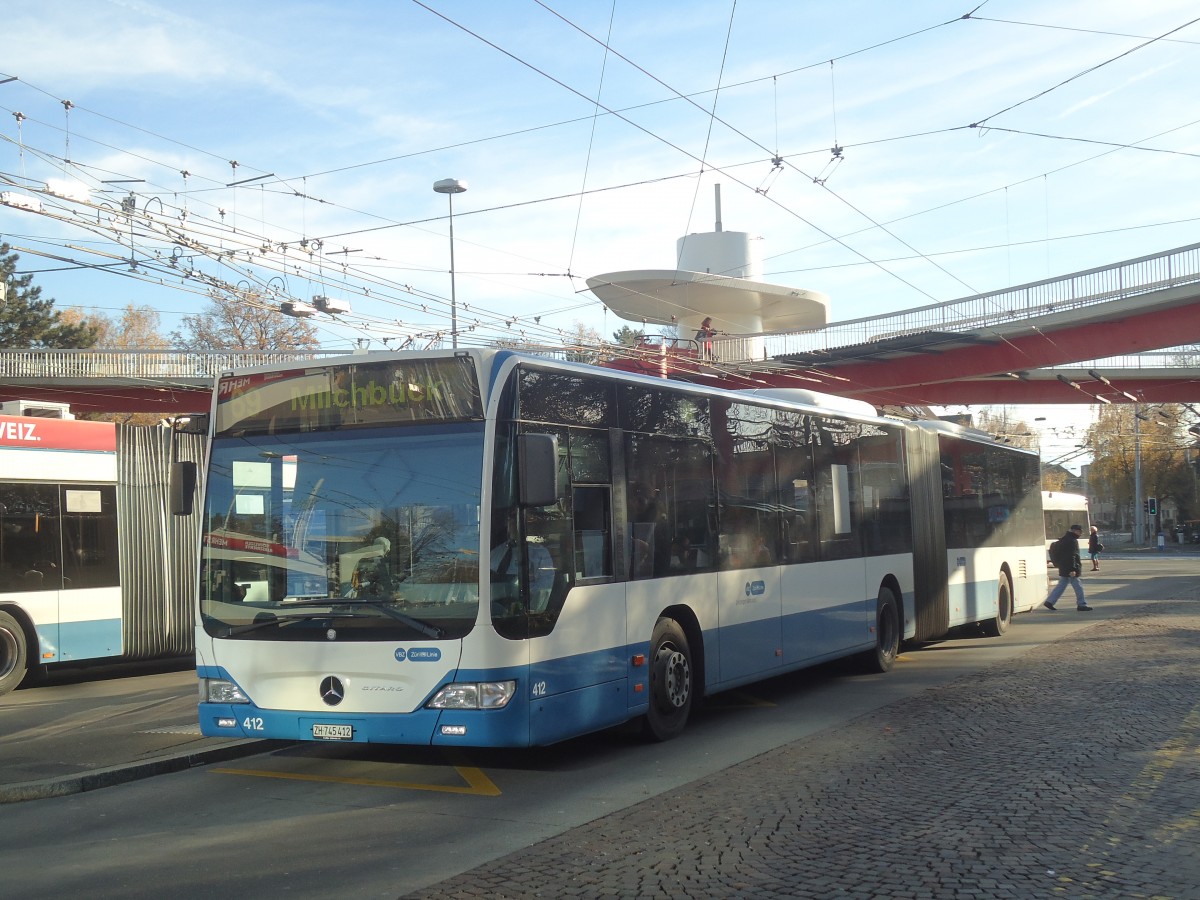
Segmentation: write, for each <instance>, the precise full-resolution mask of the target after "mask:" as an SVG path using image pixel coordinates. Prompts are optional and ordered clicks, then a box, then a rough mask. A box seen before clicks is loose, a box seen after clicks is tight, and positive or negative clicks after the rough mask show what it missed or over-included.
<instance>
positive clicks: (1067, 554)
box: [1042, 525, 1092, 612]
mask: <svg viewBox="0 0 1200 900" xmlns="http://www.w3.org/2000/svg"><path fill="white" fill-rule="evenodd" d="M1081 534H1083V526H1082V525H1072V526H1071V529H1070V530H1069V531H1068V532H1067V533H1066V534H1064V535H1063V536H1062V537H1060V538H1059V539H1058V540H1057V541H1055V542H1054V543H1053V544H1051V545H1050V561H1051V562H1052V563H1054V566H1055V567H1056V568H1057V569H1058V584H1056V585H1055V586H1054V587H1053V588H1052V589H1051V591H1050V596H1049V597H1047V598H1046V600H1045V602H1044V603H1042V606H1044V607H1046V609H1049V610H1053V609H1054V604H1056V603H1057V602H1058V598H1059V597H1061V596H1062V595H1063V592H1064V591H1065V590H1066V589H1067V585H1068V584H1069V585H1070V586H1071V587H1072V588H1074V589H1075V608H1076V609H1077V610H1079V611H1080V612H1091V611H1092V608H1091V607H1090V606H1088V605H1087V601H1086V600H1085V599H1084V598H1083V585H1081V584H1080V583H1079V575H1080V573H1081V571H1082V569H1083V563H1082V561H1081V560H1080V559H1079V536H1080V535H1081Z"/></svg>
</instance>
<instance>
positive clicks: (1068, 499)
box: [1042, 491, 1092, 561]
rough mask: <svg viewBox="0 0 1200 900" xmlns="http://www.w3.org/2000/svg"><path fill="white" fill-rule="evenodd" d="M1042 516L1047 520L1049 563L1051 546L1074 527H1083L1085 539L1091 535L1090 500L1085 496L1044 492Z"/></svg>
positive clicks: (1061, 492) (1047, 557)
mask: <svg viewBox="0 0 1200 900" xmlns="http://www.w3.org/2000/svg"><path fill="white" fill-rule="evenodd" d="M1042 514H1043V515H1044V516H1045V519H1046V559H1047V561H1049V558H1050V545H1051V544H1053V543H1054V542H1055V541H1057V540H1058V539H1059V538H1060V537H1062V536H1063V535H1064V534H1066V533H1067V532H1068V531H1069V530H1070V528H1071V526H1072V525H1082V526H1083V534H1084V538H1085V539H1086V537H1087V535H1088V534H1090V533H1091V524H1092V520H1091V517H1090V516H1089V515H1088V498H1087V497H1086V496H1085V495H1083V494H1067V493H1064V492H1063V491H1042Z"/></svg>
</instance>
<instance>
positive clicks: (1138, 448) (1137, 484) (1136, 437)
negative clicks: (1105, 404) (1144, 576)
mask: <svg viewBox="0 0 1200 900" xmlns="http://www.w3.org/2000/svg"><path fill="white" fill-rule="evenodd" d="M1141 425H1142V416H1141V413H1140V412H1139V410H1138V404H1136V403H1135V404H1133V521H1134V526H1133V542H1134V543H1135V544H1138V545H1140V544H1142V543H1143V542H1144V541H1145V535H1146V532H1145V531H1144V523H1145V519H1144V518H1143V517H1142V504H1141V500H1142V428H1141Z"/></svg>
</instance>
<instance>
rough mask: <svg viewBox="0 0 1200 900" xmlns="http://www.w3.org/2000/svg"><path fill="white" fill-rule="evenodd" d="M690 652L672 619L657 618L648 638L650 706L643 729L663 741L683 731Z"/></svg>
mask: <svg viewBox="0 0 1200 900" xmlns="http://www.w3.org/2000/svg"><path fill="white" fill-rule="evenodd" d="M692 691H693V684H692V654H691V651H690V650H689V649H688V641H687V635H685V634H684V633H683V629H682V628H680V627H679V623H678V622H676V621H675V620H674V619H665V618H664V619H659V620H658V622H657V623H656V624H655V626H654V635H653V636H652V637H651V639H650V709H649V710H648V711H647V712H646V722H645V731H646V734H647V736H649V737H651V738H653V739H654V740H656V741H667V740H670V739H671V738H673V737H675V736H676V735H678V734H679V733H680V732H681V731H683V728H684V726H685V725H686V724H687V720H688V713H690V712H691V709H692Z"/></svg>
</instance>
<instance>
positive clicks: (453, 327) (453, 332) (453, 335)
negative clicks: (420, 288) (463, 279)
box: [446, 194, 458, 350]
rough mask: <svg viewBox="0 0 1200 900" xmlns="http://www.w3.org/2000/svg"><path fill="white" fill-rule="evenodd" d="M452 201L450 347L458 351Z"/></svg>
mask: <svg viewBox="0 0 1200 900" xmlns="http://www.w3.org/2000/svg"><path fill="white" fill-rule="evenodd" d="M446 197H447V198H449V200H450V346H451V347H453V348H454V349H455V350H457V349H458V298H457V297H455V295H454V195H453V194H447V195H446Z"/></svg>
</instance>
